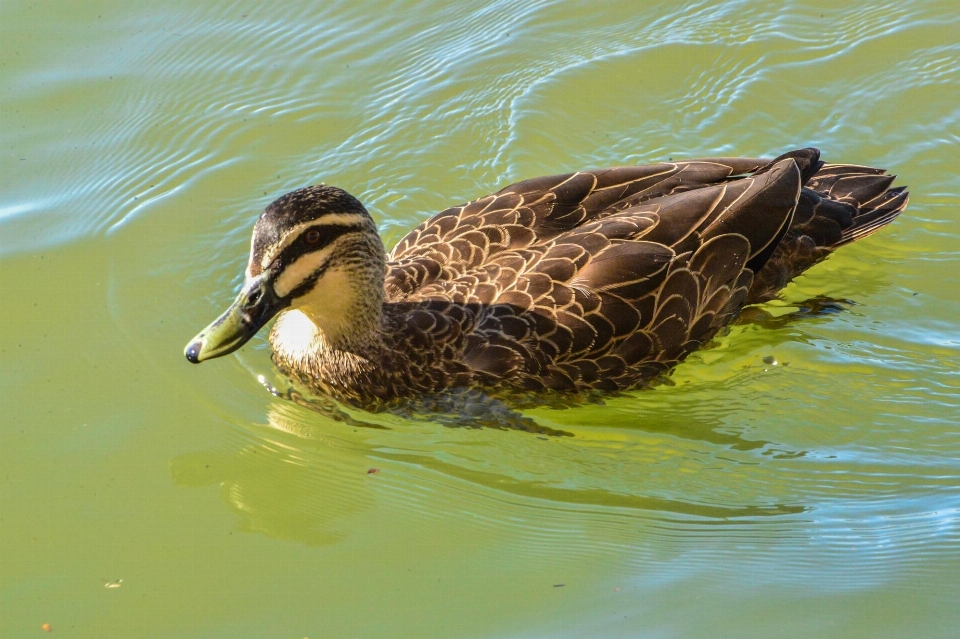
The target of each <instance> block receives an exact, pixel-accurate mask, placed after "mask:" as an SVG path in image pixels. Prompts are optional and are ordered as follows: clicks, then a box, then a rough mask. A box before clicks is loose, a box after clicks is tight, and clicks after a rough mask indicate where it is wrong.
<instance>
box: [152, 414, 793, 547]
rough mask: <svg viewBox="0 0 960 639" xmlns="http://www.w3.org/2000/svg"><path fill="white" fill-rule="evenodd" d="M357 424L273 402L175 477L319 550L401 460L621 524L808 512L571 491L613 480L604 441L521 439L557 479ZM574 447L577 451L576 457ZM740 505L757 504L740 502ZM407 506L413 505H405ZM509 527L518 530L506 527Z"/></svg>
mask: <svg viewBox="0 0 960 639" xmlns="http://www.w3.org/2000/svg"><path fill="white" fill-rule="evenodd" d="M356 426H358V425H357V424H356V423H351V422H349V421H347V420H337V421H328V420H326V419H316V418H315V416H312V415H310V414H308V413H305V412H304V411H303V410H300V409H299V408H298V407H295V406H292V405H289V404H285V403H277V404H273V405H272V406H271V409H270V412H269V414H268V423H267V424H266V425H264V426H252V427H250V428H249V429H248V431H247V432H245V433H244V437H243V438H241V441H240V442H238V445H239V446H240V448H239V450H230V449H218V450H210V451H204V452H197V453H190V454H186V455H181V456H178V457H177V458H175V459H174V460H173V461H172V462H171V474H172V476H173V479H174V481H175V482H176V483H177V484H178V485H181V486H185V487H202V486H208V485H219V486H220V487H221V494H222V496H223V498H224V500H225V501H226V502H227V504H228V505H229V506H230V507H231V508H232V509H233V510H234V511H235V512H236V513H237V514H238V515H239V516H240V518H241V522H242V524H241V525H242V527H243V529H245V530H249V531H256V532H261V533H264V534H267V535H270V536H274V537H278V538H281V539H295V540H299V541H302V542H305V543H309V544H311V545H324V544H329V543H333V542H335V541H337V540H338V539H339V538H340V537H341V534H342V533H339V532H338V530H339V529H340V528H341V527H342V526H343V523H342V522H341V519H343V518H344V517H347V516H349V515H350V514H351V513H354V512H355V511H357V510H361V509H364V508H366V507H368V506H369V502H370V501H371V500H372V499H375V498H377V496H376V495H375V494H373V493H375V491H374V490H373V489H372V488H371V485H372V482H382V481H386V480H385V479H384V477H385V475H384V476H378V477H370V475H380V473H379V468H378V469H377V471H378V472H374V473H370V472H368V471H369V470H370V469H371V468H377V466H376V465H383V464H384V463H385V462H394V464H393V467H394V468H395V467H397V466H408V467H411V468H416V469H417V470H418V471H421V472H422V471H427V472H428V473H429V474H430V476H431V483H434V484H436V485H438V486H443V487H447V488H450V487H452V486H463V485H466V486H468V487H469V488H467V490H470V491H477V490H480V491H483V492H486V493H490V494H493V495H495V496H496V497H495V498H496V499H501V500H502V499H514V498H522V499H524V500H529V501H530V502H531V503H534V504H537V503H539V504H541V505H542V507H544V508H548V509H551V510H553V509H555V508H557V507H559V506H564V505H565V506H567V507H588V508H590V509H591V511H592V512H594V513H597V512H602V511H609V512H616V513H618V514H619V515H620V516H623V515H624V513H625V512H628V511H630V510H637V511H650V514H651V515H653V516H656V517H658V518H661V519H662V518H664V517H667V519H670V516H671V515H672V516H681V517H683V518H685V519H684V521H689V522H697V521H699V520H717V521H721V522H722V521H729V520H734V519H736V520H740V521H739V523H740V524H741V525H742V524H743V521H744V520H749V519H751V518H758V517H766V516H776V515H788V514H798V513H802V512H804V511H805V510H806V508H805V507H803V506H802V505H797V504H793V505H785V504H778V503H765V502H767V501H768V499H766V498H765V497H763V496H757V495H751V494H749V491H744V492H743V494H742V495H739V496H734V497H733V498H732V503H729V504H727V503H723V502H726V501H727V500H725V499H722V500H718V503H711V501H713V500H704V501H703V502H696V501H687V500H685V499H679V498H663V497H657V496H654V495H646V494H644V487H643V486H642V485H634V484H632V483H629V482H623V481H618V480H616V479H615V478H614V479H613V480H612V481H608V482H606V483H607V484H609V485H619V487H620V490H621V491H623V492H620V491H618V490H611V489H606V488H603V487H592V488H579V487H577V486H575V485H569V482H567V481H566V478H567V477H569V476H571V475H575V474H576V473H579V472H582V469H580V468H578V465H579V464H584V463H591V464H596V465H597V466H598V470H600V472H604V473H606V472H611V470H612V469H610V468H609V467H608V465H607V464H608V460H606V459H604V456H605V454H606V453H608V452H610V451H609V449H608V450H606V451H604V450H599V451H598V450H596V449H595V446H596V443H597V442H588V444H587V446H588V448H587V449H585V450H581V451H579V452H580V455H579V459H574V458H573V457H572V456H571V455H570V454H569V452H570V450H571V448H570V447H565V448H563V449H561V450H559V451H558V450H557V447H551V446H548V445H542V444H541V442H542V441H546V440H537V438H536V437H535V435H532V434H528V435H520V436H521V437H523V438H524V439H529V438H533V440H532V441H528V442H522V443H521V444H520V446H522V447H523V448H528V447H527V446H525V445H524V444H527V443H529V444H530V446H529V448H530V449H531V450H532V449H536V454H537V460H536V464H537V465H547V466H550V467H551V468H550V472H549V473H545V472H543V471H541V472H539V473H536V474H535V475H531V474H530V473H529V472H527V471H528V469H527V468H523V467H522V466H518V465H516V464H513V463H510V462H509V461H508V462H504V463H499V464H491V463H490V462H489V461H487V460H484V461H482V463H480V464H479V465H478V462H480V461H481V459H478V458H477V456H476V452H475V450H469V454H467V450H465V449H463V448H461V442H457V441H456V436H455V433H454V435H453V436H452V437H448V438H442V439H440V440H437V441H435V442H434V445H433V446H431V450H429V451H426V450H422V449H420V450H403V449H398V448H396V445H397V444H400V443H401V442H394V441H391V440H390V439H389V435H388V436H387V438H385V439H372V438H366V439H351V438H349V436H348V435H349V430H348V429H349V428H351V427H356ZM658 430H659V431H660V432H664V433H666V432H670V431H671V428H670V427H669V426H665V427H663V428H661V429H658ZM354 432H356V431H354ZM674 432H675V433H677V434H678V436H681V437H685V436H693V437H696V438H697V439H701V438H703V435H702V433H703V432H706V429H704V430H703V431H701V430H698V429H697V428H696V427H694V428H692V429H691V428H687V427H684V428H677V429H675V430H674ZM488 435H489V436H488V437H483V438H480V439H473V440H472V442H471V445H470V446H469V448H475V447H476V446H478V445H483V446H485V447H486V448H489V449H491V451H490V452H491V453H492V454H490V457H491V458H493V459H496V458H497V457H506V456H507V454H506V450H505V449H508V448H515V447H517V446H518V442H517V441H516V439H515V438H513V437H509V436H508V435H506V434H503V435H500V434H497V433H496V432H492V433H488ZM411 441H412V440H411ZM708 441H710V442H711V443H712V444H714V445H715V446H716V447H718V448H720V447H729V448H738V447H739V449H740V450H751V449H754V448H761V447H763V446H765V445H766V444H765V443H762V442H751V443H750V445H749V446H747V445H744V444H746V442H744V441H743V440H742V439H740V438H737V437H735V436H732V435H731V436H727V437H724V436H723V435H721V434H715V435H714V436H713V437H712V438H710V439H709V440H708ZM576 448H577V446H576V444H574V446H573V449H574V450H575V449H576ZM771 450H772V449H771ZM765 452H769V451H765ZM498 453H499V454H498ZM511 459H512V458H511ZM374 464H376V465H374ZM650 488H651V489H655V486H651V487H650ZM462 489H463V488H461V490H462ZM497 495H498V496H497ZM689 497H690V498H691V499H693V498H695V497H696V496H695V495H689ZM394 498H395V499H398V500H399V501H400V502H401V503H400V504H399V507H400V508H413V509H426V510H428V511H435V512H425V513H423V514H424V516H427V517H434V516H439V515H441V514H442V508H443V507H444V503H445V502H443V501H439V502H423V501H421V500H419V499H411V494H409V493H403V492H399V493H397V494H395V495H394ZM738 498H742V499H744V500H751V499H752V500H755V501H756V502H757V503H749V502H746V503H737V499H738ZM407 500H410V502H411V503H409V504H403V503H402V502H404V501H407ZM686 518H690V519H686ZM505 525H507V526H509V525H510V524H509V522H505Z"/></svg>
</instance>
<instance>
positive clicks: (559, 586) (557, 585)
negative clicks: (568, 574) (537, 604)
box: [553, 584, 567, 588]
mask: <svg viewBox="0 0 960 639" xmlns="http://www.w3.org/2000/svg"><path fill="white" fill-rule="evenodd" d="M566 585H567V584H553V587H554V588H563V587H564V586H566Z"/></svg>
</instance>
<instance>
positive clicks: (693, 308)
mask: <svg viewBox="0 0 960 639" xmlns="http://www.w3.org/2000/svg"><path fill="white" fill-rule="evenodd" d="M800 188H801V172H800V169H799V168H798V164H797V163H796V162H795V161H794V160H793V159H790V158H788V159H784V160H782V161H780V162H778V163H776V164H774V165H772V166H771V167H769V168H768V169H767V170H765V171H764V172H762V173H757V174H755V175H753V176H749V177H745V178H743V179H739V180H734V181H729V182H725V183H721V184H715V185H712V186H704V187H701V188H699V189H695V190H691V191H686V192H679V193H677V192H675V193H671V194H669V195H665V196H661V197H658V198H655V199H652V200H650V201H647V202H644V203H641V204H638V205H634V206H631V207H628V208H626V209H624V210H622V211H616V212H613V213H610V214H605V215H603V216H600V217H598V218H597V219H595V220H593V221H591V222H587V223H585V224H582V225H580V226H578V227H576V228H574V229H572V230H570V231H567V232H565V233H561V234H559V235H557V236H556V237H554V238H553V239H552V240H551V241H549V242H547V243H545V244H541V245H538V246H535V247H529V248H524V249H520V250H511V251H504V252H502V253H500V254H498V255H497V256H494V257H493V259H491V260H490V262H489V263H488V264H485V265H484V266H483V268H480V269H475V270H473V271H471V272H470V273H468V274H465V275H463V276H461V277H459V278H456V279H455V280H453V281H450V282H434V283H433V284H430V285H428V286H426V287H424V289H423V290H422V294H423V295H424V297H425V298H429V299H448V300H450V301H451V302H453V303H455V304H457V305H458V306H460V307H462V308H467V309H472V310H471V314H472V315H473V316H472V317H470V318H469V319H470V322H471V326H470V327H469V330H468V332H469V335H468V336H467V340H466V348H465V350H464V354H463V360H464V362H465V363H466V365H467V366H469V367H470V368H471V369H472V370H473V371H474V373H475V374H476V375H477V376H479V377H481V378H483V377H484V376H489V380H488V381H491V382H493V381H496V380H498V379H503V378H508V379H512V380H514V383H517V382H518V381H519V383H522V384H525V385H526V386H528V387H529V388H531V389H542V388H557V389H575V388H600V387H603V388H608V389H614V388H627V387H630V386H633V385H635V384H636V383H637V382H638V381H639V380H641V379H643V378H646V377H649V376H650V375H651V374H654V373H656V372H657V371H662V370H666V369H668V368H669V367H671V366H672V365H674V364H675V363H676V362H677V361H679V360H680V359H682V358H683V357H684V356H686V354H688V353H689V352H691V351H692V350H693V349H695V348H697V347H698V346H699V345H701V344H702V343H703V342H704V341H705V340H706V339H709V338H710V337H711V336H712V335H713V334H714V333H715V332H716V331H717V329H719V328H720V327H721V326H723V325H725V324H726V323H727V322H729V320H730V318H731V317H732V316H733V314H735V313H736V312H737V311H738V310H739V309H740V307H741V306H742V304H743V301H744V299H745V298H746V295H747V291H748V290H749V288H750V284H751V282H752V280H753V276H754V273H755V272H756V271H757V270H758V269H760V268H761V267H762V266H763V264H764V263H765V261H766V260H767V259H768V258H769V256H770V254H771V253H772V251H773V250H774V249H775V248H776V246H777V244H778V242H779V241H780V239H781V238H782V237H783V235H784V233H785V232H786V230H787V229H788V228H789V226H790V223H791V221H792V219H793V214H794V210H795V208H796V203H797V197H798V193H799V191H800Z"/></svg>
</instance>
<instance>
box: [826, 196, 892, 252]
mask: <svg viewBox="0 0 960 639" xmlns="http://www.w3.org/2000/svg"><path fill="white" fill-rule="evenodd" d="M905 188H906V187H901V188H897V189H891V190H889V191H887V192H885V193H883V194H881V195H880V196H877V198H875V199H878V198H883V199H882V201H881V202H879V203H877V204H875V205H874V206H873V207H872V208H870V209H867V210H865V211H864V212H862V213H861V214H860V215H857V216H856V217H855V218H853V226H851V227H850V228H846V229H844V230H843V232H842V233H841V239H840V242H839V243H837V244H835V245H834V246H833V248H836V247H838V246H843V245H844V244H849V243H850V242H855V241H856V240H860V239H863V238H865V237H867V236H868V235H873V234H874V233H876V232H877V231H879V230H880V229H881V228H883V227H884V226H886V225H887V224H889V223H890V222H892V221H893V220H894V219H896V217H897V216H898V215H900V213H901V212H902V211H903V209H905V208H906V206H907V202H909V201H910V195H909V194H908V193H907V192H906V191H904V189H905ZM873 202H874V200H871V203H873Z"/></svg>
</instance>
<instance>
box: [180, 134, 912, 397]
mask: <svg viewBox="0 0 960 639" xmlns="http://www.w3.org/2000/svg"><path fill="white" fill-rule="evenodd" d="M895 177H896V176H893V175H889V174H887V172H886V171H885V170H883V169H876V168H871V167H867V166H860V165H854V164H827V163H825V162H823V161H821V160H820V151H819V150H818V149H815V148H805V149H798V150H793V151H790V152H788V153H785V154H783V155H781V156H779V157H777V158H774V159H762V158H761V159H756V158H707V159H695V160H686V161H668V162H661V163H656V164H647V165H639V166H618V167H613V168H605V169H599V170H584V171H577V172H574V173H566V174H562V175H553V176H547V177H538V178H533V179H529V180H525V181H521V182H517V183H515V184H512V185H510V186H507V187H505V188H503V189H501V190H500V191H497V192H496V193H492V194H490V195H486V196H484V197H480V198H478V199H475V200H473V201H470V202H468V203H466V204H461V205H459V206H454V207H452V208H448V209H446V210H444V211H442V212H440V213H437V214H436V215H434V216H433V217H430V218H429V219H427V220H426V221H424V222H423V223H421V224H420V225H419V226H417V227H416V228H415V229H414V230H412V231H410V232H409V233H408V234H407V235H406V236H405V237H403V238H402V239H401V240H400V241H399V243H397V245H396V246H395V247H394V248H393V249H392V250H391V251H389V252H387V251H386V250H385V248H384V245H383V242H382V240H381V238H380V235H379V233H378V231H377V225H376V223H375V221H374V218H373V217H372V216H371V215H370V213H369V212H368V211H367V209H366V208H365V207H364V205H363V204H362V203H361V202H360V201H359V200H358V199H357V198H355V197H353V196H352V195H350V194H349V193H347V192H346V191H344V190H342V189H340V188H337V187H334V186H329V185H325V184H320V185H315V186H308V187H304V188H300V189H297V190H295V191H292V192H290V193H287V194H285V195H283V196H281V197H279V198H278V199H276V200H275V201H274V202H273V203H271V204H270V205H269V206H267V207H266V209H265V210H264V211H263V212H262V214H260V216H259V218H258V219H257V220H256V223H255V224H254V228H253V237H252V241H251V248H250V256H249V260H248V262H247V266H246V270H245V273H244V282H243V284H242V286H241V288H240V292H239V294H238V295H237V297H236V299H235V301H234V302H233V304H232V305H230V307H229V308H228V309H227V310H226V311H225V312H224V313H223V314H222V315H220V317H218V318H217V319H216V320H215V321H213V322H212V323H211V324H210V325H209V326H207V327H206V328H205V329H204V330H203V331H201V332H200V333H199V334H198V335H197V336H196V337H195V338H194V339H192V340H191V341H190V342H189V343H188V344H187V346H186V348H185V355H186V358H187V359H188V360H189V361H190V362H193V363H200V362H203V361H206V360H209V359H213V358H217V357H222V356H224V355H227V354H229V353H232V352H234V351H235V350H237V349H238V348H240V347H241V346H243V345H244V344H245V343H246V342H247V341H249V340H250V339H251V338H252V337H253V336H254V335H255V334H256V333H257V332H258V331H259V330H260V329H261V328H263V327H264V326H265V325H266V324H267V323H268V322H269V321H270V320H272V319H273V318H276V321H275V322H274V324H273V327H272V329H271V330H270V332H269V343H270V346H271V348H272V359H273V361H274V363H275V365H276V366H277V368H278V369H279V370H280V372H281V373H282V374H284V375H286V376H287V377H288V378H290V379H291V380H295V381H297V382H299V383H300V384H303V385H304V386H305V387H306V389H307V390H308V391H310V392H311V393H316V394H320V395H323V396H325V397H329V398H332V399H334V400H337V401H341V402H344V403H346V404H350V405H354V406H359V407H362V408H373V407H376V406H378V405H383V404H384V403H385V402H386V403H389V402H391V401H396V400H402V399H403V398H410V397H417V396H425V395H429V394H436V393H441V392H443V391H445V390H449V389H458V388H460V389H462V388H471V389H481V390H482V391H484V392H490V393H497V392H502V393H523V394H534V395H536V394H544V393H553V394H560V395H563V396H568V395H569V396H576V395H578V394H584V393H592V392H600V393H605V392H618V391H625V390H630V389H635V388H638V387H641V386H644V385H645V384H649V383H651V380H654V379H656V378H658V377H660V378H662V377H663V376H664V375H666V374H669V371H670V370H671V369H672V368H673V367H674V366H676V364H677V363H679V362H681V361H682V360H683V359H684V358H685V357H686V356H688V355H689V354H690V353H692V352H693V351H695V350H696V349H698V348H700V347H701V346H703V345H704V344H706V343H707V342H708V341H710V340H711V339H712V338H713V337H714V336H716V335H717V333H718V332H719V331H720V330H721V329H723V328H724V327H726V326H728V325H729V324H730V323H731V322H733V321H734V320H735V319H736V318H737V317H738V315H739V314H740V312H741V310H742V309H743V308H744V307H746V306H749V305H753V304H758V303H761V302H764V301H768V300H770V299H772V298H774V297H775V296H776V295H777V293H778V292H779V291H780V290H781V289H783V288H784V286H786V284H787V283H788V282H790V281H791V280H792V279H794V278H795V277H797V276H798V275H800V274H801V273H803V272H804V271H806V270H807V269H808V268H810V267H811V266H813V265H814V264H817V263H818V262H820V261H822V260H823V259H825V258H826V257H827V256H828V255H829V254H830V253H832V252H833V251H834V250H836V249H837V248H840V247H841V246H844V245H846V244H850V243H851V242H854V241H857V240H860V239H862V238H865V237H867V236H869V235H871V234H873V233H875V232H876V231H878V230H880V229H881V228H882V227H884V226H885V225H887V224H889V223H890V222H891V221H893V220H894V219H895V218H896V217H897V216H898V215H899V214H900V213H901V212H902V211H903V210H904V208H905V207H906V206H907V202H908V193H907V191H906V190H905V187H898V188H890V187H891V185H892V183H893V181H894V179H895Z"/></svg>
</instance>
